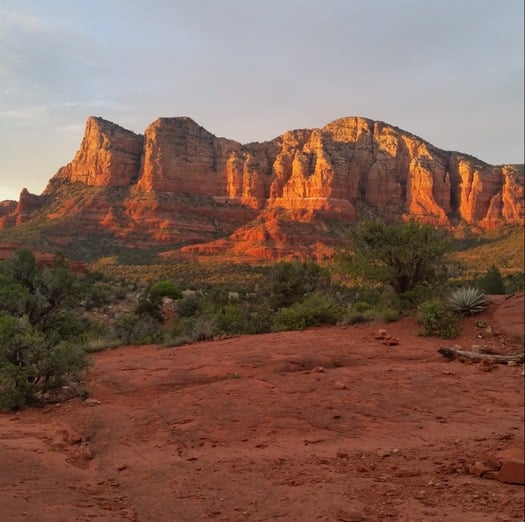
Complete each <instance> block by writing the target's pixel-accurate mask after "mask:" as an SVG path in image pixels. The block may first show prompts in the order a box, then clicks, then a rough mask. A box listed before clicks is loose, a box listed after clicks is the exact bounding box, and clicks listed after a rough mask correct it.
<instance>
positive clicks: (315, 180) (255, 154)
mask: <svg viewBox="0 0 525 522" xmlns="http://www.w3.org/2000/svg"><path fill="white" fill-rule="evenodd" d="M273 211H275V212H277V213H279V212H281V213H282V212H284V213H286V214H287V219H289V220H291V221H294V220H295V219H296V218H297V216H300V219H297V221H301V222H305V221H312V220H315V219H318V218H321V219H328V220H330V219H332V220H334V219H335V220H338V221H342V222H351V221H354V220H356V219H358V218H359V217H360V216H361V215H362V213H363V211H366V212H376V213H378V214H380V215H383V216H385V217H409V216H413V217H416V218H417V219H420V220H423V221H426V222H430V223H433V224H436V225H445V226H452V227H453V226H456V225H459V224H467V225H473V226H475V227H478V228H481V229H483V228H495V227H498V226H500V225H504V224H509V223H510V224H521V223H522V221H523V217H524V203H523V169H522V167H516V166H511V165H505V166H491V165H488V164H486V163H484V162H482V161H480V160H477V159H475V158H472V157H470V156H467V155H464V154H461V153H457V152H447V151H442V150H440V149H437V148H436V147H434V146H432V145H431V144H429V143H427V142H425V141H424V140H422V139H421V138H418V137H417V136H414V135H413V134H410V133H408V132H405V131H402V130H400V129H397V128H395V127H393V126H391V125H388V124H386V123H383V122H378V121H372V120H369V119H365V118H359V117H349V118H341V119H339V120H336V121H333V122H331V123H329V124H328V125H326V126H325V127H323V128H320V129H302V130H294V131H289V132H286V133H285V134H283V135H282V136H279V137H277V138H275V139H274V140H272V141H269V142H264V143H250V144H245V145H243V144H240V143H238V142H236V141H233V140H228V139H225V138H218V137H216V136H214V135H213V134H211V133H210V132H208V131H207V130H206V129H204V128H203V127H201V126H199V125H198V124H197V123H195V122H194V121H193V120H191V119H190V118H186V117H181V118H159V119H157V120H156V121H155V122H153V123H152V124H151V125H150V126H149V127H148V128H147V129H146V131H145V134H144V136H142V135H140V134H135V133H134V132H131V131H128V130H126V129H123V128H122V127H119V126H118V125H115V124H113V123H111V122H108V121H106V120H103V119H101V118H94V117H91V118H89V119H88V121H87V124H86V131H85V135H84V138H83V140H82V143H81V145H80V149H79V150H78V152H77V153H76V155H75V158H74V159H73V161H72V162H71V163H69V164H68V165H66V166H65V167H63V168H61V169H60V170H59V171H58V172H57V174H56V175H55V176H54V177H53V178H52V179H51V180H50V182H49V184H48V186H47V188H46V190H45V191H44V193H43V194H42V195H41V196H35V195H31V194H29V193H28V192H27V191H23V192H22V193H21V195H20V201H19V202H18V204H17V205H16V207H15V206H13V204H11V203H9V202H4V203H3V204H1V205H0V227H3V228H9V227H15V226H19V225H21V224H23V223H27V222H28V221H31V219H34V218H35V217H36V216H38V217H39V219H48V220H50V221H54V222H55V223H54V224H55V225H56V226H55V232H57V233H58V234H59V235H60V226H59V225H58V221H60V220H62V221H64V220H65V221H68V222H69V223H70V226H65V225H64V227H65V228H64V227H63V230H67V231H70V230H71V229H72V228H73V229H74V227H75V224H74V219H75V216H76V217H77V221H78V220H80V221H81V223H82V227H83V228H82V232H83V233H85V234H88V235H89V233H100V232H111V233H112V234H113V235H114V236H115V237H116V238H120V240H122V241H126V240H127V241H129V242H131V243H133V241H134V242H135V244H137V241H138V239H137V238H139V237H140V239H141V241H142V243H141V245H143V246H151V245H155V244H157V243H165V244H167V243H169V244H178V245H183V244H185V243H186V244H192V243H199V242H201V243H202V242H209V241H211V240H220V239H221V238H222V239H225V238H226V237H228V236H230V235H231V234H233V233H234V232H235V231H236V230H237V232H236V233H235V234H233V236H231V238H230V240H231V241H241V239H242V242H244V243H246V242H249V238H250V237H251V235H254V234H255V236H257V241H259V242H260V241H263V242H264V240H265V238H264V237H262V236H264V235H265V234H266V235H267V236H268V237H267V238H266V240H267V241H270V242H273V243H279V244H281V243H285V242H286V241H292V242H293V240H291V239H290V237H291V236H290V230H287V231H286V233H284V232H283V231H282V230H281V229H280V228H279V226H277V225H276V224H275V222H274V221H271V223H270V224H267V225H266V228H265V226H263V225H261V223H263V222H264V221H265V219H266V217H265V216H269V215H275V214H272V212H273ZM257 215H259V221H260V223H259V225H257V226H255V227H253V226H251V225H249V224H250V222H251V221H252V220H253V219H254V218H255V217H256V216H257ZM71 220H73V224H71ZM277 222H279V220H277ZM265 230H266V232H265ZM68 233H69V232H68ZM63 235H64V234H63ZM66 235H67V234H66ZM261 235H262V236H261ZM292 235H293V232H292ZM325 239H326V238H325ZM62 241H66V239H65V238H64V237H63V238H62ZM219 243H220V244H222V243H224V241H222V242H221V241H219ZM209 248H211V249H212V250H213V248H215V247H213V246H212V245H210V247H209Z"/></svg>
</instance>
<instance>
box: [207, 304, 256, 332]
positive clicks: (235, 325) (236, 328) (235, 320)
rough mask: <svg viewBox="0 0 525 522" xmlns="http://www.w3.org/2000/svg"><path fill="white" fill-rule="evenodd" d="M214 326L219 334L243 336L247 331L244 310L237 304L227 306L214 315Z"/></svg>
mask: <svg viewBox="0 0 525 522" xmlns="http://www.w3.org/2000/svg"><path fill="white" fill-rule="evenodd" d="M214 321H215V326H216V328H217V330H218V331H219V332H223V333H227V334H243V333H248V331H249V319H248V315H247V313H246V310H244V308H243V307H242V306H240V305H238V304H228V305H226V306H225V307H223V308H222V309H221V310H220V311H219V312H218V313H216V314H215V315H214Z"/></svg>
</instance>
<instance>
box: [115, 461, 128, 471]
mask: <svg viewBox="0 0 525 522" xmlns="http://www.w3.org/2000/svg"><path fill="white" fill-rule="evenodd" d="M127 467H128V465H127V464H125V463H122V464H121V465H120V466H118V467H117V471H124V470H125V469H127Z"/></svg>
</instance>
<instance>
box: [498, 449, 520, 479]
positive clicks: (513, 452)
mask: <svg viewBox="0 0 525 522" xmlns="http://www.w3.org/2000/svg"><path fill="white" fill-rule="evenodd" d="M496 457H497V459H498V461H500V462H501V469H500V470H499V472H498V475H497V478H498V480H499V481H500V482H505V483H507V484H525V458H524V454H523V448H509V449H506V450H503V451H500V452H499V453H498V454H497V456H496Z"/></svg>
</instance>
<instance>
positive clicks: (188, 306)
mask: <svg viewBox="0 0 525 522" xmlns="http://www.w3.org/2000/svg"><path fill="white" fill-rule="evenodd" d="M176 310H177V315H178V316H179V317H192V316H194V315H196V314H197V313H198V312H200V311H201V304H200V301H199V299H198V297H197V296H195V295H188V296H185V297H183V298H182V299H179V300H178V301H177V304H176Z"/></svg>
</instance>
